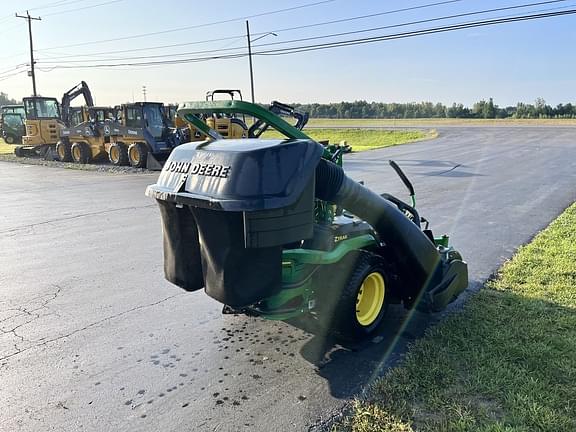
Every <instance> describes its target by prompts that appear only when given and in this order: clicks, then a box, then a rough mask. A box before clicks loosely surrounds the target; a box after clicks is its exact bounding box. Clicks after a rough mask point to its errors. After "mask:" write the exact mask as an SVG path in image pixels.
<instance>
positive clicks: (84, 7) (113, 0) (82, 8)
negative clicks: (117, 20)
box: [43, 0, 124, 18]
mask: <svg viewBox="0 0 576 432" xmlns="http://www.w3.org/2000/svg"><path fill="white" fill-rule="evenodd" d="M122 1H124V0H110V1H107V2H104V3H98V4H94V5H89V6H83V7H79V8H75V9H66V10H63V11H59V12H52V13H49V14H44V15H43V17H45V18H46V17H50V16H54V15H61V14H65V13H70V12H76V11H80V10H85V9H93V8H96V7H100V6H106V5H109V4H112V3H119V2H122Z"/></svg>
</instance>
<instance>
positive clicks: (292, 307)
mask: <svg viewBox="0 0 576 432" xmlns="http://www.w3.org/2000/svg"><path fill="white" fill-rule="evenodd" d="M232 111H234V112H236V113H244V114H248V115H250V116H254V117H256V118H257V119H259V120H261V121H263V122H265V123H266V124H267V125H269V126H270V127H272V128H274V129H276V130H277V131H279V132H281V133H283V134H284V135H285V136H286V137H287V139H285V140H278V139H272V140H266V139H250V138H248V139H237V140H220V139H218V134H217V132H215V131H214V130H211V129H209V128H208V126H207V125H206V124H205V123H203V122H202V121H200V120H199V117H198V116H199V115H202V114H206V113H212V112H217V113H229V112H232ZM178 115H179V116H180V117H182V118H184V119H186V120H187V121H188V122H190V123H191V124H192V125H194V127H196V128H197V129H198V130H199V131H201V132H202V133H203V134H205V135H206V136H207V137H208V139H207V140H206V141H203V142H199V143H190V144H184V145H181V146H179V147H177V148H175V149H174V151H173V152H172V154H171V155H170V158H169V159H168V161H167V162H166V164H165V166H164V169H163V170H162V172H161V174H160V177H159V179H158V182H157V183H156V184H155V185H152V186H149V187H148V189H147V192H146V193H147V195H149V196H151V197H154V198H156V200H157V202H158V204H159V206H160V210H161V215H162V224H163V232H164V268H165V275H166V278H167V279H168V280H169V281H171V282H172V283H174V284H176V285H178V286H180V287H181V288H183V289H185V290H188V291H194V290H198V289H200V288H205V290H206V293H207V294H208V295H209V296H211V297H213V298H214V299H216V300H218V301H219V302H221V303H223V304H224V305H227V306H228V308H227V310H230V309H232V310H234V311H236V312H245V313H249V314H256V315H260V316H263V317H265V318H270V319H288V318H292V317H294V316H297V315H299V314H302V313H307V312H310V313H311V314H312V315H313V316H316V317H318V319H319V320H323V321H324V322H329V327H330V329H331V330H334V332H335V333H337V334H339V335H341V336H343V337H349V338H358V337H362V336H367V335H370V334H372V333H373V332H374V331H375V330H376V328H377V327H378V324H379V323H380V321H381V319H382V317H383V316H384V313H385V310H386V306H387V305H388V304H389V303H392V302H397V303H398V302H401V303H403V304H404V305H405V306H406V307H414V306H418V307H419V308H420V309H424V310H430V311H436V310H441V309H443V308H444V307H445V306H446V305H447V304H448V303H449V302H451V301H452V300H453V299H454V298H455V297H456V296H457V295H458V294H459V293H460V292H461V291H462V290H464V289H465V287H466V286H467V282H468V281H467V267H466V264H465V263H464V262H463V261H462V259H461V257H460V255H459V254H458V253H457V252H456V251H454V250H453V249H452V248H451V247H450V246H448V238H447V236H444V237H441V238H439V239H434V238H433V236H432V234H431V232H430V231H429V230H424V231H423V230H421V228H420V222H421V221H420V218H419V216H417V218H418V220H414V215H417V212H416V210H415V209H414V208H413V206H410V205H408V204H405V203H404V202H402V201H401V200H399V199H397V198H395V197H391V196H386V197H382V196H379V195H377V194H375V193H373V192H371V191H370V190H369V189H367V188H366V187H364V186H363V185H361V184H359V183H357V182H355V181H354V180H352V179H350V178H349V177H347V176H346V174H345V173H344V171H343V169H342V168H341V167H340V166H339V165H338V164H336V163H333V162H331V160H340V157H339V156H340V155H334V154H331V153H330V152H328V151H327V149H325V148H324V147H323V146H322V145H320V144H318V143H317V142H315V141H313V140H312V139H310V138H309V137H307V136H306V135H305V133H303V132H302V131H300V130H298V129H296V128H294V127H292V126H291V125H290V124H288V123H287V122H285V121H284V120H282V119H281V118H280V117H277V116H276V115H275V114H273V113H271V112H270V111H267V110H265V109H263V108H261V107H259V106H257V105H253V104H250V103H247V102H240V101H226V102H202V103H187V104H184V105H182V106H181V107H180V109H179V110H178Z"/></svg>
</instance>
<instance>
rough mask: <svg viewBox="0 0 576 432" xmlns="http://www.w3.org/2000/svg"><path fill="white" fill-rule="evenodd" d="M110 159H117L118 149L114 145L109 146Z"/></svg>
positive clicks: (115, 160)
mask: <svg viewBox="0 0 576 432" xmlns="http://www.w3.org/2000/svg"><path fill="white" fill-rule="evenodd" d="M110 159H112V162H114V163H116V162H118V159H119V154H118V149H117V148H116V147H112V148H110Z"/></svg>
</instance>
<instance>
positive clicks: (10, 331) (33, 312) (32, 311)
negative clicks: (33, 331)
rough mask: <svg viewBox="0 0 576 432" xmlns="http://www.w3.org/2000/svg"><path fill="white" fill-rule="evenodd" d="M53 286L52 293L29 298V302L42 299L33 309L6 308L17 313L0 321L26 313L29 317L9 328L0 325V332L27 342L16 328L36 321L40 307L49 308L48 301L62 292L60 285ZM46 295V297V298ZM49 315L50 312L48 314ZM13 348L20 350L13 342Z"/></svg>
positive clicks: (21, 307) (22, 307)
mask: <svg viewBox="0 0 576 432" xmlns="http://www.w3.org/2000/svg"><path fill="white" fill-rule="evenodd" d="M52 286H53V287H54V288H56V291H55V292H53V293H49V294H45V295H42V296H38V297H34V298H33V299H31V300H30V301H31V302H34V301H36V300H38V299H43V300H42V302H41V304H40V306H38V307H36V308H34V309H28V308H26V307H24V306H20V307H17V308H10V309H7V310H9V311H18V312H19V313H17V314H15V315H11V316H9V317H6V318H3V319H2V320H0V323H3V322H6V321H9V320H12V319H15V318H18V317H21V316H23V315H27V316H29V317H31V319H29V320H26V321H24V322H22V323H20V324H18V325H17V326H14V327H12V328H10V329H4V328H2V327H0V332H2V334H12V335H13V336H14V337H16V338H18V339H20V342H28V341H26V339H25V338H24V336H22V335H21V334H19V333H18V332H17V331H16V330H18V329H19V328H20V327H23V326H25V325H28V324H30V323H31V322H34V321H36V320H37V319H39V318H40V317H41V315H40V314H39V313H37V312H38V311H39V310H41V309H49V308H48V303H50V302H52V301H54V300H55V299H56V298H57V297H58V296H59V295H60V293H61V292H62V287H60V286H58V285H52ZM46 297H48V298H46ZM48 315H51V314H48ZM48 315H44V316H48ZM14 349H15V350H16V352H19V351H21V348H19V346H18V343H14Z"/></svg>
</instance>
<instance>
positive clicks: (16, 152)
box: [14, 146, 24, 157]
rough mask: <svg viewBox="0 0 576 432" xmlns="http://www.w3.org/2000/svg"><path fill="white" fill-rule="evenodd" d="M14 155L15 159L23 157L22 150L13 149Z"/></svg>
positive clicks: (18, 148) (19, 148) (20, 148)
mask: <svg viewBox="0 0 576 432" xmlns="http://www.w3.org/2000/svg"><path fill="white" fill-rule="evenodd" d="M14 154H15V155H16V157H24V149H23V148H22V147H20V146H18V147H15V148H14Z"/></svg>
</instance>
